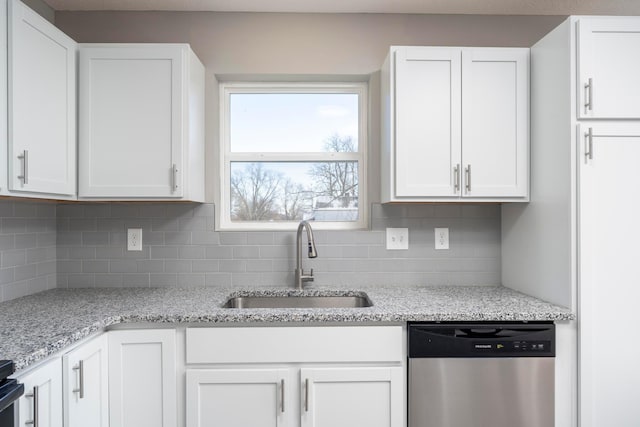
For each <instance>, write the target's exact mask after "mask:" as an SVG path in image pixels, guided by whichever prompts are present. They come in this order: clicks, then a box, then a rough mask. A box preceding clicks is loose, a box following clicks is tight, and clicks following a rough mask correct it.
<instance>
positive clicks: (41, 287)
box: [27, 277, 48, 294]
mask: <svg viewBox="0 0 640 427" xmlns="http://www.w3.org/2000/svg"><path fill="white" fill-rule="evenodd" d="M47 284H48V282H47V278H46V277H35V278H33V279H28V280H27V288H28V290H29V294H35V293H37V292H42V291H45V290H46V289H47Z"/></svg>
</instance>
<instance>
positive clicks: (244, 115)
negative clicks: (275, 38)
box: [229, 93, 358, 153]
mask: <svg viewBox="0 0 640 427" xmlns="http://www.w3.org/2000/svg"><path fill="white" fill-rule="evenodd" d="M229 96H230V110H231V111H230V119H229V121H230V124H229V125H230V140H231V141H230V147H231V151H232V152H243V153H245V152H257V153H260V152H283V153H285V152H291V153H309V152H327V151H349V152H355V151H358V95H357V94H355V93H338V94H332V93H232V94H231V95H229Z"/></svg>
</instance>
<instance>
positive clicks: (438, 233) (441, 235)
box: [435, 228, 449, 250]
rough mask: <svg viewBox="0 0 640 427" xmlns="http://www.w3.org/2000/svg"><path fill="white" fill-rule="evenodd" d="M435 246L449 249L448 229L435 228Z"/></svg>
mask: <svg viewBox="0 0 640 427" xmlns="http://www.w3.org/2000/svg"><path fill="white" fill-rule="evenodd" d="M435 240H436V242H435V248H436V249H438V250H440V249H449V229H448V228H436V229H435Z"/></svg>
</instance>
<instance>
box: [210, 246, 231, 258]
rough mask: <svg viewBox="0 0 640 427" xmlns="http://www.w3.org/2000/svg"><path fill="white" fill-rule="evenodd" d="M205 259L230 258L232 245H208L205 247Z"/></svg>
mask: <svg viewBox="0 0 640 427" xmlns="http://www.w3.org/2000/svg"><path fill="white" fill-rule="evenodd" d="M205 256H206V258H207V259H231V258H233V247H231V246H209V247H207V248H206V255H205Z"/></svg>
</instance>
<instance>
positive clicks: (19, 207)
mask: <svg viewBox="0 0 640 427" xmlns="http://www.w3.org/2000/svg"><path fill="white" fill-rule="evenodd" d="M36 212H37V209H36V204H35V203H29V202H18V203H16V204H14V206H13V216H15V217H22V218H34V217H36V216H38V215H37V213H36Z"/></svg>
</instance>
